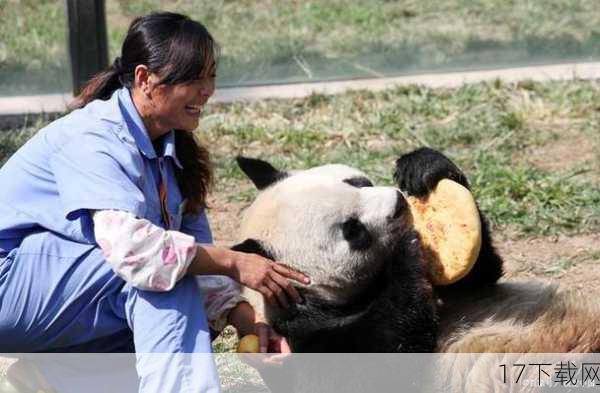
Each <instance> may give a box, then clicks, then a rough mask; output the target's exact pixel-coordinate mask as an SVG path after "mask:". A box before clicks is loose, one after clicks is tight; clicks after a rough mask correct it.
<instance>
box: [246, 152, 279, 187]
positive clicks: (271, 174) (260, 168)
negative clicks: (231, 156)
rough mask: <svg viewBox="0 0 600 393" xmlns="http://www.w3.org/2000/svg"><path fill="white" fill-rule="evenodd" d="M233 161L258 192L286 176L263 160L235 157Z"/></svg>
mask: <svg viewBox="0 0 600 393" xmlns="http://www.w3.org/2000/svg"><path fill="white" fill-rule="evenodd" d="M235 160H236V161H237V164H238V165H239V167H240V169H241V170H242V172H244V173H245V174H246V176H248V177H249V178H250V180H252V183H254V185H255V186H256V188H258V189H259V190H263V189H265V188H267V187H269V186H270V185H271V184H274V183H277V182H278V181H279V180H281V179H285V178H286V177H287V176H288V174H287V173H286V172H282V171H280V170H278V169H275V168H274V167H273V165H271V164H269V163H268V162H266V161H263V160H259V159H256V158H248V157H241V156H238V157H236V158H235Z"/></svg>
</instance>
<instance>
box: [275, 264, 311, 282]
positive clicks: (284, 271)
mask: <svg viewBox="0 0 600 393" xmlns="http://www.w3.org/2000/svg"><path fill="white" fill-rule="evenodd" d="M273 270H275V271H276V272H277V273H279V274H281V275H282V276H284V277H286V278H290V279H292V280H295V281H298V282H300V283H302V284H310V278H309V277H308V276H306V275H304V274H302V273H300V272H297V271H295V270H292V269H290V268H288V267H285V266H283V265H281V264H279V263H277V262H275V263H274V264H273Z"/></svg>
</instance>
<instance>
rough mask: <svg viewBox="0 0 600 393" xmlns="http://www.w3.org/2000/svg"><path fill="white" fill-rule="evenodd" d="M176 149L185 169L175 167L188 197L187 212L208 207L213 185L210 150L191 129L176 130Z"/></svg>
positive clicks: (177, 176)
mask: <svg viewBox="0 0 600 393" xmlns="http://www.w3.org/2000/svg"><path fill="white" fill-rule="evenodd" d="M175 149H176V150H177V157H178V158H179V161H181V166H182V167H183V169H179V168H178V167H175V177H176V178H177V184H178V185H179V189H180V191H181V194H182V195H183V197H184V198H186V199H187V204H186V207H185V211H186V213H188V212H189V213H196V214H197V213H198V212H199V211H200V209H203V208H206V207H207V204H206V197H207V196H208V193H209V191H210V189H211V188H212V185H213V167H212V163H211V161H210V155H209V152H208V150H207V149H206V148H205V147H204V146H202V145H201V144H199V143H198V141H196V138H194V134H193V133H191V132H189V131H182V130H176V131H175Z"/></svg>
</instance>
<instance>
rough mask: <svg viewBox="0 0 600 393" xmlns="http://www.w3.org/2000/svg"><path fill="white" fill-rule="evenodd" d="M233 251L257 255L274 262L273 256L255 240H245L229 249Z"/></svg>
mask: <svg viewBox="0 0 600 393" xmlns="http://www.w3.org/2000/svg"><path fill="white" fill-rule="evenodd" d="M231 249H232V250H233V251H241V252H246V253H249V254H258V255H260V256H262V257H265V258H267V259H270V260H274V259H275V258H274V257H273V254H271V253H270V252H269V251H267V250H266V249H265V247H264V246H263V244H262V243H261V242H259V241H258V240H255V239H246V240H244V241H243V242H241V243H238V244H236V245H235V246H233V247H231Z"/></svg>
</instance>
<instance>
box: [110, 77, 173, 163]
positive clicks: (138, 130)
mask: <svg viewBox="0 0 600 393" xmlns="http://www.w3.org/2000/svg"><path fill="white" fill-rule="evenodd" d="M117 94H118V98H119V106H120V108H121V113H123V117H124V118H125V123H126V124H127V128H128V129H129V133H130V134H131V136H132V137H133V139H134V141H135V144H136V145H137V147H138V149H139V150H140V152H141V153H142V154H143V155H144V156H146V158H148V159H153V158H158V155H157V154H156V150H155V149H154V146H153V145H152V140H150V137H149V136H148V131H147V130H146V127H145V126H144V122H143V121H142V118H141V117H140V115H139V113H138V111H137V109H136V108H135V105H134V104H133V100H132V99H131V93H130V92H129V89H127V88H126V87H122V88H120V89H119V90H118V91H117ZM162 144H163V146H162V147H163V148H162V149H161V150H162V153H163V154H162V156H164V157H171V158H172V159H173V161H174V162H175V164H176V165H177V166H178V167H179V168H180V169H181V168H183V166H182V165H181V162H180V161H179V159H178V158H177V154H176V151H175V131H174V130H171V131H169V133H167V134H166V135H165V136H164V137H163V138H162Z"/></svg>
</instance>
